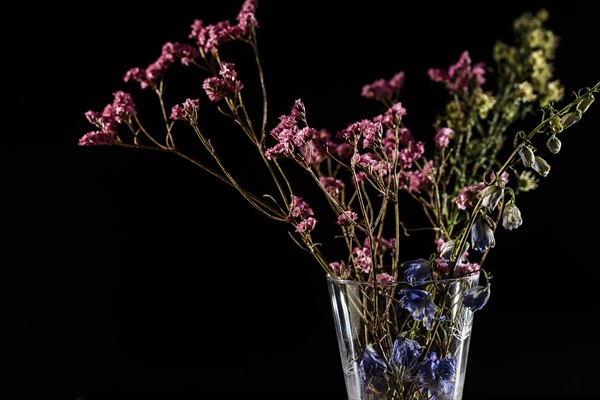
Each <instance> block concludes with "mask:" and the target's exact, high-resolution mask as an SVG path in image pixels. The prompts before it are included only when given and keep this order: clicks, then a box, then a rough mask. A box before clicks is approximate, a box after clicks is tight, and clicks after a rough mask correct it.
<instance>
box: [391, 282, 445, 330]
mask: <svg viewBox="0 0 600 400" xmlns="http://www.w3.org/2000/svg"><path fill="white" fill-rule="evenodd" d="M399 293H400V295H401V296H402V297H400V300H399V302H400V306H402V307H403V308H405V309H407V310H408V311H409V312H410V315H412V317H413V318H414V319H415V320H417V321H422V322H423V323H424V324H425V327H426V328H427V329H431V321H433V320H434V319H435V312H436V311H437V306H436V305H435V304H433V302H432V301H431V293H429V292H428V291H426V290H421V289H402V290H400V292H399Z"/></svg>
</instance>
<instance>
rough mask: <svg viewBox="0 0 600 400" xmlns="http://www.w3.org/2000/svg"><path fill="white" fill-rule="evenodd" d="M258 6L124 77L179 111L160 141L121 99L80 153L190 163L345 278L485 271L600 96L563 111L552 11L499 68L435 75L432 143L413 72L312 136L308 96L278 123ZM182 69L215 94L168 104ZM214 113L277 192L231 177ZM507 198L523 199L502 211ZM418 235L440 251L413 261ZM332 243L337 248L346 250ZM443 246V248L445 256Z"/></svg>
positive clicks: (128, 99) (377, 85)
mask: <svg viewBox="0 0 600 400" xmlns="http://www.w3.org/2000/svg"><path fill="white" fill-rule="evenodd" d="M257 6H258V1H257V0H245V1H243V3H242V7H241V9H240V12H239V13H238V15H237V16H236V20H235V21H228V20H226V21H221V22H218V23H215V24H207V23H206V22H204V21H202V20H194V21H193V23H192V25H191V31H190V33H189V35H188V38H187V39H188V41H187V42H186V41H182V42H167V43H165V44H164V45H163V46H162V48H161V49H159V50H160V51H158V57H157V59H156V60H155V61H154V62H153V63H151V64H149V66H148V67H146V68H140V67H132V68H130V69H129V70H128V71H126V73H125V74H124V81H125V82H128V83H129V84H134V85H137V86H138V90H140V91H141V92H142V93H150V94H154V95H156V96H158V97H159V104H160V105H161V106H162V105H164V107H170V113H169V112H166V109H164V108H161V110H160V112H161V115H162V116H163V118H164V124H165V129H164V130H163V131H162V132H160V129H156V128H154V127H148V126H144V125H143V122H142V121H143V119H142V118H140V114H141V113H142V112H144V113H145V112H146V110H139V109H137V106H136V104H135V103H134V101H133V97H134V96H133V95H132V94H130V93H128V92H125V91H116V92H114V94H113V100H112V102H110V103H109V104H108V105H107V106H106V107H105V108H104V110H102V111H101V112H96V111H88V112H87V113H86V117H87V119H88V121H89V122H90V123H91V124H92V125H94V127H95V129H94V130H92V131H90V132H88V133H86V134H85V135H83V136H82V137H81V139H80V141H79V144H80V145H81V146H96V145H114V146H123V147H130V148H139V149H149V150H160V151H162V152H169V153H174V154H176V155H178V156H180V157H183V158H184V159H186V160H188V161H191V162H192V163H193V164H194V165H196V166H199V167H201V168H202V169H204V170H205V171H207V172H209V173H210V174H211V175H213V176H215V177H217V178H218V179H220V180H221V181H223V182H224V183H226V184H228V185H230V186H231V187H232V188H234V189H235V190H236V191H237V192H238V193H239V194H240V195H241V196H243V198H245V199H246V200H247V201H248V203H249V204H250V205H251V206H252V207H254V208H255V209H256V210H258V211H259V212H260V213H261V214H263V215H265V216H266V217H268V218H270V219H273V220H275V221H280V222H283V223H287V224H289V226H290V228H291V229H290V235H292V237H293V238H294V240H295V241H296V243H297V244H298V245H299V246H300V247H301V248H303V249H304V250H306V251H308V252H310V253H311V254H313V255H314V257H315V260H316V261H317V263H318V264H319V265H320V266H321V267H322V268H323V269H324V270H325V272H327V273H328V274H331V275H334V276H340V277H344V278H351V279H356V280H361V281H363V280H364V281H375V280H380V281H381V282H386V281H389V280H390V279H392V280H408V281H411V282H418V281H421V280H423V279H439V278H447V277H449V276H453V275H455V274H458V273H466V272H467V271H476V270H479V269H480V268H482V267H483V265H482V264H483V261H484V258H483V256H478V255H477V254H475V253H469V252H468V251H467V250H468V249H469V246H470V247H471V249H473V250H475V251H476V252H480V253H486V254H487V252H488V250H489V249H490V248H492V247H494V245H495V234H494V232H495V229H496V224H495V222H494V220H499V219H500V218H502V221H503V225H504V227H505V228H507V229H514V228H516V227H517V226H519V225H520V224H521V223H522V219H521V215H520V211H519V209H517V208H516V206H515V203H514V197H515V196H518V195H519V194H520V193H523V192H527V191H530V190H533V189H535V188H536V187H537V186H538V181H537V179H536V178H534V177H533V176H532V175H531V174H530V173H529V171H528V170H532V171H535V172H537V173H538V174H539V175H540V176H541V177H546V176H547V175H548V173H549V171H550V164H549V163H548V162H546V160H545V159H544V158H543V157H542V155H540V154H538V150H537V148H536V147H535V141H536V140H538V138H537V136H538V134H540V133H542V132H548V131H549V132H550V136H549V139H548V140H547V148H548V149H549V150H550V154H556V153H557V152H558V151H559V150H560V148H561V141H560V140H559V139H558V137H557V135H558V134H559V133H562V132H563V131H564V130H565V129H568V128H570V127H571V126H573V124H575V123H576V122H578V121H579V120H581V118H582V116H583V114H584V113H585V112H586V111H587V110H588V109H589V107H590V106H591V104H592V103H593V101H594V93H596V92H598V90H599V89H598V84H596V85H595V86H592V87H590V88H583V89H581V90H580V91H579V92H578V93H577V96H576V98H575V99H574V100H573V101H570V102H567V104H566V105H564V106H563V107H562V108H560V109H558V108H556V104H557V103H558V102H559V101H561V100H562V97H563V93H564V89H563V88H562V86H561V85H560V83H559V81H558V80H556V79H554V77H553V76H552V75H553V71H554V68H553V66H552V60H553V58H554V56H555V51H556V47H557V45H558V41H557V38H556V36H555V35H554V33H553V32H552V31H550V30H549V29H547V28H546V27H545V22H546V21H547V19H548V18H549V15H548V13H547V12H546V11H545V10H540V11H539V12H538V13H536V14H531V13H524V14H523V15H522V16H520V17H519V18H518V19H517V20H515V22H514V26H513V28H514V32H515V44H514V45H512V44H509V43H503V42H498V43H497V44H496V45H495V47H494V52H493V60H494V61H495V62H496V66H495V68H491V69H490V68H487V66H486V63H485V62H483V61H479V60H473V59H472V57H471V54H470V52H469V51H467V50H465V51H462V52H460V54H458V55H457V59H456V62H455V63H453V64H451V65H450V66H447V67H441V68H440V67H431V68H429V69H428V70H427V71H426V74H427V75H428V76H429V77H430V79H431V80H432V81H433V82H436V83H440V84H441V85H442V88H445V90H446V91H447V94H448V96H449V100H448V102H447V104H446V106H445V107H444V109H443V112H442V113H440V114H439V116H438V118H437V119H436V123H435V125H434V131H432V132H429V136H427V135H423V132H419V136H418V137H417V136H416V135H413V132H412V131H411V129H410V126H408V124H407V121H406V118H405V117H406V116H407V115H408V114H409V113H410V110H407V108H406V107H405V106H404V105H403V103H402V102H401V89H403V87H404V84H405V81H406V80H407V79H408V77H407V76H406V74H405V73H404V71H401V70H400V71H397V72H396V73H394V74H393V75H392V76H391V78H389V79H383V78H382V79H376V80H374V81H372V82H371V83H368V84H365V85H363V87H362V91H361V92H360V93H359V94H360V95H362V96H363V97H364V98H366V99H369V100H373V101H378V102H380V103H381V105H383V109H382V111H381V113H379V114H377V115H373V116H371V117H370V118H367V117H365V118H362V119H359V120H357V121H349V122H348V123H347V125H346V126H345V127H343V128H341V129H338V130H337V131H336V132H333V131H330V130H328V129H327V128H323V127H315V126H312V125H311V124H310V123H309V122H308V121H309V119H308V117H307V115H308V113H309V112H310V110H309V107H307V106H306V105H305V104H304V102H303V101H302V99H296V100H295V101H294V102H293V104H290V111H289V112H288V113H286V114H284V115H280V116H279V119H278V121H277V123H272V122H271V119H270V118H269V116H268V115H267V111H268V109H267V99H266V89H265V83H264V82H265V79H264V77H263V76H262V69H261V68H260V62H259V59H260V57H259V54H258V50H257V49H258V44H257V33H258V30H259V28H260V26H259V23H258V18H257V17H256V11H257ZM234 41H237V42H240V43H242V44H247V45H249V46H250V49H251V50H252V51H253V52H254V54H255V61H257V62H258V64H257V65H258V66H259V69H258V71H259V75H258V77H257V81H256V82H257V83H258V86H259V87H260V88H261V89H262V91H261V93H262V96H263V98H262V102H263V112H264V114H263V115H261V116H260V117H258V118H255V117H254V114H252V113H250V112H248V110H247V109H246V106H245V104H249V103H251V102H252V103H256V101H254V100H251V101H247V100H246V101H245V100H244V96H246V93H245V90H246V89H245V88H246V87H247V86H248V85H246V82H243V81H242V79H241V74H238V71H237V68H238V63H236V62H234V60H233V57H234V55H233V54H230V53H225V52H223V51H222V50H223V49H224V48H225V47H226V46H227V45H228V43H230V42H234ZM177 63H179V64H181V65H183V66H184V67H187V68H195V69H197V70H198V72H199V74H200V76H201V78H200V80H199V81H200V82H202V89H203V91H204V93H203V97H202V96H200V95H201V94H202V93H196V94H195V95H194V96H190V97H188V98H187V99H185V100H184V99H182V102H181V103H179V104H172V103H171V101H170V100H168V98H167V97H166V95H165V94H166V91H167V88H168V85H167V84H166V80H167V77H168V74H167V72H168V71H170V70H171V69H172V68H173V66H174V65H175V64H177ZM239 65H245V64H239ZM491 71H494V73H495V74H496V75H495V76H494V77H493V79H489V77H488V74H489V73H491ZM244 76H245V78H244V79H250V77H249V76H246V75H244ZM492 83H493V84H492ZM144 104H145V103H144ZM211 106H213V109H215V110H217V111H218V112H220V113H221V114H223V115H225V116H227V117H229V118H231V119H232V120H233V122H234V123H235V124H236V125H237V126H239V128H240V130H241V132H242V136H241V138H242V139H248V140H249V141H250V143H251V144H252V146H253V147H254V148H256V149H257V150H258V151H257V155H258V158H259V159H260V160H261V162H262V163H263V165H264V167H265V170H264V171H265V172H266V174H265V175H264V177H265V178H269V179H270V182H271V183H272V186H271V188H272V189H273V190H272V191H270V192H268V193H253V192H252V191H251V190H249V189H247V185H246V184H245V183H244V182H241V181H240V180H238V177H236V176H235V175H234V173H233V172H232V170H231V169H230V167H229V165H228V164H227V162H226V160H229V159H227V158H222V156H221V155H220V153H219V152H218V151H217V149H215V148H214V147H213V144H212V141H211V132H209V131H208V130H206V131H205V129H204V128H203V127H202V126H203V124H202V117H201V114H200V112H199V110H201V109H202V111H203V112H204V111H205V110H207V109H209V108H210V107H211ZM539 109H542V111H543V113H542V115H541V116H540V121H539V122H538V123H537V124H536V128H534V129H532V130H530V132H529V133H526V132H525V131H523V130H520V131H518V132H517V134H516V135H515V137H514V140H513V142H512V143H513V146H514V148H515V149H517V150H516V151H513V152H512V153H511V154H510V155H509V156H505V157H506V158H505V159H502V158H501V154H503V152H502V150H503V148H504V146H505V144H506V143H507V142H508V141H507V140H506V139H507V136H508V135H509V134H511V130H512V126H513V124H515V123H516V122H517V121H518V120H520V119H522V118H524V117H526V116H534V115H536V113H535V112H536V110H539ZM186 125H187V127H188V128H189V127H191V128H192V130H193V131H194V132H195V134H196V137H197V139H198V143H199V145H200V148H201V149H204V150H205V151H206V154H207V156H208V161H206V159H203V158H200V157H196V156H195V155H192V154H195V152H191V151H189V152H188V151H186V150H185V149H184V148H183V147H181V148H180V147H179V146H178V145H176V139H177V137H176V133H177V132H179V130H180V129H183V128H185V126H186ZM201 127H202V128H201ZM236 139H237V138H232V140H236ZM508 143H509V142H508ZM519 158H520V161H521V163H520V164H519V163H518V162H517V161H518V159H519ZM211 162H212V164H211ZM291 163H293V164H296V166H297V167H299V168H300V170H301V171H304V172H305V173H306V175H307V176H308V177H309V178H310V179H311V180H312V181H313V182H314V183H315V188H316V189H318V192H317V193H318V195H319V196H323V198H324V199H325V202H319V200H318V199H317V198H316V197H315V193H312V192H311V191H310V190H309V189H308V188H306V187H305V186H300V185H299V186H298V187H296V186H295V180H294V179H292V178H291V172H289V170H288V169H287V168H288V167H289V164H291ZM256 176H258V175H256V174H254V175H253V179H255V178H256ZM481 177H484V178H483V179H481ZM507 193H510V195H511V196H512V199H511V201H508V202H506V206H504V205H503V204H504V203H505V201H504V198H505V196H506V194H507ZM406 198H413V199H414V200H416V204H417V205H418V206H419V207H420V208H421V209H422V210H423V211H424V219H423V222H418V224H423V225H417V226H411V224H413V223H411V224H408V223H406V222H405V219H406V217H407V215H409V213H412V211H409V208H407V207H406V206H405V205H404V204H402V202H403V201H404V200H405V199H406ZM313 204H320V205H321V204H326V205H327V207H328V208H329V210H323V209H313V206H312V205H313ZM388 221H394V222H393V223H389V222H388ZM322 224H325V225H329V226H331V225H333V227H335V229H336V230H337V231H338V232H339V235H340V237H342V238H343V239H344V241H343V243H345V246H346V247H345V255H343V256H342V257H339V256H337V255H336V256H334V255H333V254H339V252H338V251H331V248H332V246H333V244H332V243H331V242H330V241H328V240H326V239H324V238H321V237H319V240H317V239H316V237H317V236H319V235H320V233H321V232H322V230H324V229H326V228H325V227H323V228H322V227H321V225H322ZM413 232H429V233H430V236H429V237H428V238H427V240H428V241H429V242H430V243H431V245H432V249H431V251H430V254H424V255H423V258H421V259H418V260H416V261H410V262H405V263H403V262H402V261H403V260H402V257H403V253H402V249H403V247H402V246H401V242H402V241H403V240H408V239H407V238H408V237H409V236H412V235H413ZM337 235H338V234H337V233H336V237H337ZM334 239H335V240H334V244H335V246H336V247H337V246H338V243H340V241H338V240H337V239H336V238H334ZM436 243H444V244H445V245H443V246H441V247H440V248H438V246H437V245H435V244H436ZM336 257H337V259H336Z"/></svg>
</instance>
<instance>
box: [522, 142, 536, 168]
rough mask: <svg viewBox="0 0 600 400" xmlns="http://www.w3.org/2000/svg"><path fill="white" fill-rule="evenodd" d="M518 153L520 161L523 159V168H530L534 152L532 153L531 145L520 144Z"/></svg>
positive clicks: (533, 159) (533, 160)
mask: <svg viewBox="0 0 600 400" xmlns="http://www.w3.org/2000/svg"><path fill="white" fill-rule="evenodd" d="M519 155H520V156H521V161H523V165H524V166H525V168H531V167H532V166H533V163H534V162H535V154H533V150H532V149H531V147H529V146H522V147H521V148H520V149H519Z"/></svg>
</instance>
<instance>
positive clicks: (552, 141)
mask: <svg viewBox="0 0 600 400" xmlns="http://www.w3.org/2000/svg"><path fill="white" fill-rule="evenodd" d="M560 146H561V142H560V139H559V138H557V137H556V136H555V135H552V136H550V137H549V138H548V141H546V147H548V150H550V153H552V154H556V153H558V152H559V151H560Z"/></svg>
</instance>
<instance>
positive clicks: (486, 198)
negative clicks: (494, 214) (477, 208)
mask: <svg viewBox="0 0 600 400" xmlns="http://www.w3.org/2000/svg"><path fill="white" fill-rule="evenodd" d="M477 196H478V197H479V198H480V199H481V204H483V206H484V207H487V209H488V210H490V211H493V210H494V209H495V208H496V206H497V205H498V203H499V202H500V200H501V199H502V197H503V196H504V187H503V185H489V186H486V187H485V188H484V189H483V190H482V191H481V192H479V194H478V195H477Z"/></svg>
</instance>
